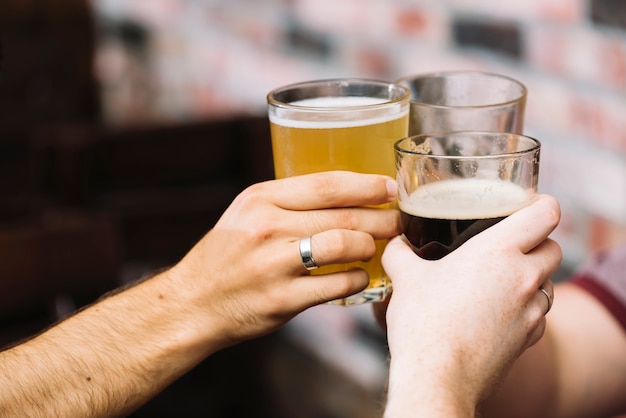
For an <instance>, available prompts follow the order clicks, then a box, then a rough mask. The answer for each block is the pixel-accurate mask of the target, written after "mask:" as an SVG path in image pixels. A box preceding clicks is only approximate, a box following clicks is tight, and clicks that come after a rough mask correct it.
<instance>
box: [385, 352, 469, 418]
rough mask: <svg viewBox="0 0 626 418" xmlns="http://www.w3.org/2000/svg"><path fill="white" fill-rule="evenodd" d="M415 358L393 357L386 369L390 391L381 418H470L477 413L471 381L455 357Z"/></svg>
mask: <svg viewBox="0 0 626 418" xmlns="http://www.w3.org/2000/svg"><path fill="white" fill-rule="evenodd" d="M418 356H419V354H417V355H416V357H415V358H414V359H409V358H407V359H406V361H404V360H397V359H396V360H397V361H396V360H393V359H392V364H391V367H390V372H389V390H388V397H387V406H386V408H385V414H384V418H413V417H425V418H428V417H433V418H435V417H436V418H438V417H450V418H471V417H474V416H475V413H476V400H475V399H474V397H473V396H472V393H471V391H470V390H467V389H468V388H469V387H470V385H471V382H467V381H466V380H465V379H464V378H463V376H461V375H460V371H461V370H462V367H459V366H458V365H455V364H454V356H442V357H441V358H440V359H445V361H444V362H441V363H439V362H438V361H437V358H436V356H433V357H432V358H431V359H432V360H433V361H432V362H431V361H429V359H428V358H425V359H423V360H424V361H423V362H421V361H419V360H418V358H417V357H418Z"/></svg>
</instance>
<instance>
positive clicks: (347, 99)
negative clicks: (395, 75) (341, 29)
mask: <svg viewBox="0 0 626 418" xmlns="http://www.w3.org/2000/svg"><path fill="white" fill-rule="evenodd" d="M267 101H268V108H269V109H268V110H269V120H270V130H271V138H272V151H273V156H274V171H275V174H276V178H283V177H290V176H296V175H302V174H308V173H314V172H320V171H330V170H347V171H354V172H359V173H370V174H384V175H388V176H391V177H393V176H394V175H395V163H394V153H393V144H394V142H395V141H397V140H398V139H400V138H404V137H406V135H407V133H408V115H409V92H408V89H407V88H405V87H402V86H399V85H397V84H395V83H389V82H385V81H377V80H366V79H332V80H318V81H309V82H303V83H298V84H292V85H288V86H285V87H281V88H278V89H276V90H273V91H271V92H270V93H269V94H268V96H267ZM390 206H391V204H388V205H382V206H381V207H390ZM386 243H387V241H386V240H378V241H377V244H376V245H377V252H376V255H375V256H374V257H373V258H372V259H371V260H370V261H368V262H355V263H349V264H342V265H332V266H323V267H321V268H319V269H317V270H313V271H312V272H311V273H312V274H327V273H331V272H334V271H342V270H348V269H352V268H355V267H357V268H362V269H365V270H366V271H367V273H368V274H369V277H370V284H369V286H368V287H367V289H365V290H364V291H363V292H361V293H358V294H356V295H353V296H351V297H349V298H345V299H341V300H337V301H334V302H333V303H335V304H338V305H344V306H347V305H354V304H360V303H366V302H378V301H382V300H384V299H385V297H386V296H387V294H388V293H389V291H390V289H391V287H390V286H391V283H390V281H389V279H388V278H387V275H386V274H385V272H384V270H383V268H382V265H381V262H380V257H381V255H382V252H383V250H384V247H385V245H386Z"/></svg>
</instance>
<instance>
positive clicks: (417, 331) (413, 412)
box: [383, 196, 561, 418]
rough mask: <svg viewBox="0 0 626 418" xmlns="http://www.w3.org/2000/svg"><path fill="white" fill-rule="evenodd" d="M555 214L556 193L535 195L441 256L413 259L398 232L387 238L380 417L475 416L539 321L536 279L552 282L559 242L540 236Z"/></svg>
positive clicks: (541, 307) (534, 336)
mask: <svg viewBox="0 0 626 418" xmlns="http://www.w3.org/2000/svg"><path fill="white" fill-rule="evenodd" d="M559 217H560V215H559V207H558V204H557V203H556V201H555V200H554V199H552V198H550V197H547V196H542V197H540V198H539V199H538V200H537V201H535V202H534V203H533V204H532V205H530V206H529V207H527V208H525V209H523V210H520V211H519V212H517V213H515V214H513V215H511V216H509V217H508V218H506V219H505V220H503V221H501V222H500V223H498V224H497V225H495V226H493V227H491V228H489V229H487V230H486V231H484V232H482V233H481V234H478V235H477V236H475V237H473V238H472V239H471V240H469V241H468V242H467V243H465V244H464V245H463V246H461V247H460V248H459V249H457V250H456V251H454V252H452V253H451V254H449V255H448V256H446V257H444V258H443V259H441V260H437V261H426V260H422V259H420V258H419V257H417V256H415V254H413V253H412V251H411V250H410V248H409V247H408V246H407V245H406V244H405V243H404V242H403V241H402V240H400V239H395V240H394V241H392V242H391V243H390V244H389V245H388V246H387V249H386V251H385V253H384V255H383V265H384V267H385V270H386V271H387V273H388V274H389V276H390V278H391V280H392V282H393V285H394V290H393V294H392V296H391V299H390V301H389V306H388V308H387V312H386V326H387V335H388V343H389V350H390V354H391V360H390V362H391V363H390V372H389V389H388V401H387V407H386V410H385V417H386V418H401V417H414V416H420V417H431V416H432V417H440V416H446V417H472V416H475V414H476V408H477V407H478V405H479V404H480V402H481V401H482V400H483V399H484V398H485V397H486V396H487V395H488V394H489V393H490V392H491V390H493V388H494V386H495V385H496V384H497V382H498V381H499V380H500V378H502V377H503V376H504V373H505V372H506V371H507V370H508V368H509V367H510V366H511V364H512V363H513V361H514V360H515V359H516V358H517V357H518V356H519V355H520V354H521V353H522V352H523V351H524V350H525V349H526V348H527V347H529V346H530V345H532V344H534V343H535V342H536V341H537V340H538V339H539V337H540V336H541V334H542V332H543V330H544V326H545V318H544V314H545V312H546V309H547V301H546V297H545V295H544V294H543V293H541V292H539V290H538V289H539V287H540V286H543V287H544V288H545V289H546V290H547V291H548V292H549V293H550V292H551V291H552V283H551V282H550V280H549V278H550V276H551V275H552V274H553V273H554V271H555V270H556V269H557V267H558V265H559V263H560V260H561V251H560V248H559V246H558V245H557V244H556V243H555V242H554V241H552V240H550V239H548V238H547V237H548V235H549V234H550V232H552V230H553V229H554V228H555V227H556V225H557V224H558V221H559Z"/></svg>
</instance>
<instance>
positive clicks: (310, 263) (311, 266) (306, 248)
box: [300, 237, 319, 270]
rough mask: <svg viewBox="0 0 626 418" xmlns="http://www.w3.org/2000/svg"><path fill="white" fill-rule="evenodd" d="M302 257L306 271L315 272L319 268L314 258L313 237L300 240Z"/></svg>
mask: <svg viewBox="0 0 626 418" xmlns="http://www.w3.org/2000/svg"><path fill="white" fill-rule="evenodd" d="M300 257H302V264H304V268H305V269H307V270H315V269H316V268H319V266H318V265H317V263H316V262H315V259H314V258H313V252H312V251H311V237H306V238H302V239H301V240H300Z"/></svg>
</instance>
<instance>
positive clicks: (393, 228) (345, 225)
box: [284, 207, 402, 239]
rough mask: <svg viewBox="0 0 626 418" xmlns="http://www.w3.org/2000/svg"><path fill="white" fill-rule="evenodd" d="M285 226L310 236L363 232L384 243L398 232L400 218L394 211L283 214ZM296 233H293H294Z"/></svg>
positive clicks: (318, 211)
mask: <svg viewBox="0 0 626 418" xmlns="http://www.w3.org/2000/svg"><path fill="white" fill-rule="evenodd" d="M284 221H285V224H290V225H293V227H294V228H297V229H298V230H301V229H302V228H303V227H304V228H305V229H306V230H307V231H309V233H311V234H317V233H320V232H322V231H327V230H332V229H345V230H354V231H356V230H358V231H363V232H367V233H368V234H370V235H371V236H373V237H374V239H387V238H392V237H395V236H396V235H398V234H399V233H400V232H401V229H402V227H401V224H400V215H399V212H398V211H397V210H395V209H380V208H365V207H358V208H345V209H321V210H311V211H301V212H287V213H285V218H284ZM294 233H296V231H294Z"/></svg>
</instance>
